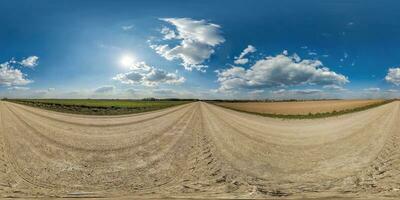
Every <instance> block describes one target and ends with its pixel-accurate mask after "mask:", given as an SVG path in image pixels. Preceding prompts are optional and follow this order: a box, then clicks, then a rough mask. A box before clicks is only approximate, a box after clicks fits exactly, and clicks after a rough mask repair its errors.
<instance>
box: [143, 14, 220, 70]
mask: <svg viewBox="0 0 400 200" xmlns="http://www.w3.org/2000/svg"><path fill="white" fill-rule="evenodd" d="M161 20H163V21H165V22H168V23H169V24H171V25H173V26H174V27H175V29H176V30H172V29H169V28H167V27H164V28H162V29H161V33H162V34H163V35H164V40H171V39H176V40H180V43H179V44H178V45H175V46H173V47H170V45H168V44H164V45H161V44H157V45H150V47H151V48H152V49H154V50H156V52H157V53H158V54H160V55H161V56H163V57H164V58H166V59H167V60H181V64H182V65H183V66H184V67H185V69H186V70H193V69H196V70H200V71H204V70H205V68H207V66H206V65H204V64H203V63H204V62H205V61H206V60H207V59H209V58H210V57H211V55H212V54H213V53H214V48H215V47H216V46H217V45H219V44H221V43H223V42H224V41H225V39H224V38H223V37H222V35H221V33H220V26H219V25H217V24H213V23H208V22H206V21H205V20H193V19H190V18H164V19H161Z"/></svg>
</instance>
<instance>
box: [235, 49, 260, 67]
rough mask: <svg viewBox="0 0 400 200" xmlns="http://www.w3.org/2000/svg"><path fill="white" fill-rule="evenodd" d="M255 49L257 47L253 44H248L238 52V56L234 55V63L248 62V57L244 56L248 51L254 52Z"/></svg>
mask: <svg viewBox="0 0 400 200" xmlns="http://www.w3.org/2000/svg"><path fill="white" fill-rule="evenodd" d="M256 51H257V49H256V48H255V47H254V46H252V45H248V46H247V47H246V48H245V49H244V50H243V51H242V53H240V55H239V57H235V61H234V63H235V64H238V65H243V64H246V63H247V62H249V59H247V58H244V57H245V56H246V55H247V54H249V53H254V52H256Z"/></svg>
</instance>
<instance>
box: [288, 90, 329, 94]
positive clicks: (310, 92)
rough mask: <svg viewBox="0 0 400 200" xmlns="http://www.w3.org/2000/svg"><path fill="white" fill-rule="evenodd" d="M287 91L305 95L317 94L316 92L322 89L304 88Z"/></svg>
mask: <svg viewBox="0 0 400 200" xmlns="http://www.w3.org/2000/svg"><path fill="white" fill-rule="evenodd" d="M289 92H291V93H294V94H302V95H307V94H317V93H321V92H322V90H318V89H304V90H289Z"/></svg>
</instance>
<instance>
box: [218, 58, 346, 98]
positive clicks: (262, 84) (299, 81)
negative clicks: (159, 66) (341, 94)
mask: <svg viewBox="0 0 400 200" xmlns="http://www.w3.org/2000/svg"><path fill="white" fill-rule="evenodd" d="M216 73H217V77H218V79H217V82H218V83H219V84H220V86H219V88H218V91H219V92H228V91H233V90H240V89H263V88H272V87H287V86H299V85H319V86H324V85H344V84H346V83H348V82H349V80H348V78H347V77H346V76H344V75H342V74H338V73H336V72H334V71H331V70H330V69H329V68H327V67H325V66H324V65H323V64H322V62H321V61H319V60H301V58H300V57H299V56H298V55H296V54H295V55H293V56H288V55H285V53H282V54H278V55H277V56H268V57H265V58H264V59H261V60H258V61H257V62H256V63H255V64H254V65H253V66H251V67H250V68H249V69H245V68H243V67H237V66H232V67H231V68H228V69H223V70H216Z"/></svg>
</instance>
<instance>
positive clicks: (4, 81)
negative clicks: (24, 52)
mask: <svg viewBox="0 0 400 200" xmlns="http://www.w3.org/2000/svg"><path fill="white" fill-rule="evenodd" d="M13 63H15V61H13V60H11V61H10V62H5V63H2V64H0V85H5V86H18V85H27V84H29V83H32V82H33V81H32V80H29V79H27V78H26V74H24V73H22V72H21V70H19V69H15V68H14V67H13V66H12V65H11V64H13Z"/></svg>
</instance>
